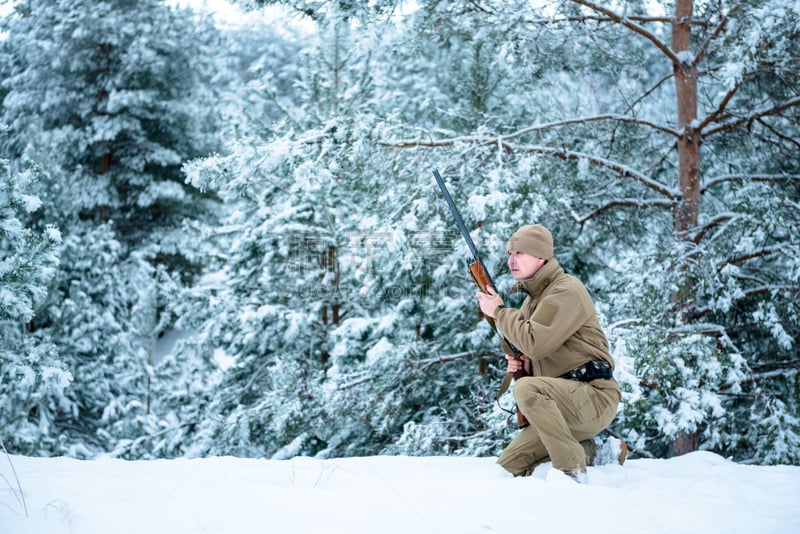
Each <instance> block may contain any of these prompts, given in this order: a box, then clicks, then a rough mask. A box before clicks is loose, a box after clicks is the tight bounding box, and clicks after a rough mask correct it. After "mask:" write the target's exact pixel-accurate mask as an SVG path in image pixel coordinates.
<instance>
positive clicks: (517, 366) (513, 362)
mask: <svg viewBox="0 0 800 534" xmlns="http://www.w3.org/2000/svg"><path fill="white" fill-rule="evenodd" d="M506 361H508V367H507V368H506V372H508V373H517V372H519V371H522V370H523V369H524V370H525V374H526V375H528V376H530V374H531V359H530V358H529V357H527V356H525V355H524V354H523V355H522V356H520V359H519V360H517V359H515V358H514V357H513V356H510V355H506Z"/></svg>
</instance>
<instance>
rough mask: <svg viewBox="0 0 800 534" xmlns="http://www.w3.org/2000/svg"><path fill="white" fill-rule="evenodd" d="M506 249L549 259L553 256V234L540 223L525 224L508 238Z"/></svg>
mask: <svg viewBox="0 0 800 534" xmlns="http://www.w3.org/2000/svg"><path fill="white" fill-rule="evenodd" d="M508 251H509V252H524V253H525V254H530V255H531V256H536V257H537V258H542V259H545V260H549V259H550V258H552V257H553V235H552V234H551V233H550V230H548V229H547V228H545V227H544V226H542V225H541V224H526V225H525V226H523V227H522V228H520V229H519V230H517V231H516V232H514V234H513V235H512V236H511V239H509V240H508Z"/></svg>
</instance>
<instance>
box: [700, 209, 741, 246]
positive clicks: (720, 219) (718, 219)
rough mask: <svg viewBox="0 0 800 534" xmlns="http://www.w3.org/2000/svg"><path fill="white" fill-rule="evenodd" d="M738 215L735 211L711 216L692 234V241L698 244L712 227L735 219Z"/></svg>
mask: <svg viewBox="0 0 800 534" xmlns="http://www.w3.org/2000/svg"><path fill="white" fill-rule="evenodd" d="M737 217H738V215H737V214H735V213H720V214H717V215H716V216H715V217H713V218H712V219H711V220H710V221H708V222H707V223H706V224H704V225H703V226H702V227H701V228H700V229H699V230H698V231H697V232H695V234H694V236H693V237H692V243H694V244H698V243H700V241H702V240H703V238H704V237H705V235H706V234H707V233H708V232H709V231H710V230H711V229H713V228H715V227H717V226H719V225H720V224H722V223H724V222H727V221H730V220H733V219H736V218H737Z"/></svg>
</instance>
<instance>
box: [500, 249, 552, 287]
mask: <svg viewBox="0 0 800 534" xmlns="http://www.w3.org/2000/svg"><path fill="white" fill-rule="evenodd" d="M544 262H545V260H543V259H542V258H537V257H536V256H531V255H530V254H525V253H524V252H515V251H509V252H508V268H509V269H511V276H513V277H514V280H516V281H517V282H521V281H522V280H527V279H528V278H532V277H533V275H534V274H536V272H537V271H538V270H539V269H541V268H542V265H544Z"/></svg>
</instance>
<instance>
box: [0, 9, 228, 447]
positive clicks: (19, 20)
mask: <svg viewBox="0 0 800 534" xmlns="http://www.w3.org/2000/svg"><path fill="white" fill-rule="evenodd" d="M203 24H204V23H203V22H202V21H201V20H199V19H197V18H195V17H193V16H192V15H191V13H190V12H179V11H176V10H172V9H170V8H168V7H166V6H164V5H163V4H162V3H161V2H158V1H156V0H147V1H145V2H141V1H137V2H133V1H127V0H113V1H111V0H109V1H102V2H88V1H78V2H66V1H57V2H51V1H39V0H28V1H23V2H19V3H17V5H16V6H15V12H14V14H13V15H12V16H10V17H9V18H8V19H7V20H6V21H5V29H6V30H7V31H8V32H9V37H8V41H7V44H6V46H5V47H4V50H5V52H6V53H7V54H8V55H7V56H6V58H7V59H8V60H9V61H8V64H9V65H10V67H9V71H10V72H9V75H8V76H7V77H6V78H5V79H4V80H3V82H2V83H3V87H4V89H5V90H6V91H7V94H6V95H5V99H4V102H3V117H4V120H5V121H6V122H8V124H9V126H10V135H9V139H8V143H6V146H5V149H6V153H7V154H8V156H9V158H10V159H11V160H12V162H13V164H14V165H19V164H21V162H24V161H33V162H35V163H36V164H37V165H38V166H39V168H41V169H42V172H41V180H40V182H41V183H40V185H39V186H38V188H37V192H38V193H39V195H40V196H41V198H42V199H43V205H42V208H41V210H39V211H38V212H37V215H38V216H39V217H40V218H41V219H40V220H39V221H37V220H34V221H33V223H34V225H37V224H38V225H40V224H41V221H48V222H50V223H52V224H56V225H57V226H58V227H59V229H60V230H61V232H62V234H63V243H62V250H61V253H60V257H61V264H60V267H59V270H58V273H57V275H56V278H55V285H54V287H52V288H51V291H50V293H49V295H48V299H47V302H46V303H45V305H44V307H43V309H42V310H41V312H40V313H38V314H37V315H36V317H34V318H33V320H32V321H31V322H30V326H29V328H30V330H31V331H32V332H34V333H36V334H37V335H39V336H41V337H42V339H45V340H48V342H49V343H52V344H53V345H54V346H56V347H57V350H58V353H59V354H60V355H61V356H62V358H63V361H64V363H65V365H66V366H67V368H68V369H69V371H70V372H71V373H72V376H73V379H74V382H73V384H72V386H71V387H70V388H69V389H68V390H67V397H68V398H69V399H70V401H71V403H72V406H73V408H72V409H71V410H70V411H64V412H63V413H61V414H60V417H59V418H58V420H57V424H56V425H54V428H53V429H51V432H52V434H53V435H54V436H57V435H58V434H59V433H63V435H62V436H61V437H59V440H58V441H59V445H58V447H55V448H53V449H50V450H49V451H48V452H59V453H60V452H70V453H73V454H91V451H93V450H102V449H106V450H107V449H110V448H113V447H115V445H116V443H117V441H118V440H119V439H123V438H130V437H133V436H136V435H138V433H139V432H142V431H143V428H144V426H145V423H144V422H143V421H144V420H145V419H148V418H153V417H156V416H155V415H154V414H153V406H152V388H151V387H150V386H151V385H152V384H151V383H152V378H153V374H152V369H151V367H152V354H153V339H154V337H157V336H158V335H159V334H160V333H161V332H162V331H163V330H164V329H165V328H166V327H167V322H165V320H163V319H165V318H168V317H170V315H169V313H170V312H169V310H168V309H167V307H166V306H165V305H164V302H163V300H159V299H158V298H155V297H153V295H156V296H157V295H160V294H161V295H163V294H166V293H167V292H168V291H171V289H168V288H170V287H171V284H173V283H175V282H176V281H177V282H179V283H181V284H186V283H190V282H191V281H192V280H193V279H194V278H195V277H197V276H198V275H199V274H200V272H201V267H202V266H201V262H202V261H204V259H205V258H203V254H204V251H203V250H202V248H201V247H197V242H196V236H197V235H198V234H197V233H196V232H197V228H198V226H200V225H202V224H205V223H206V222H208V221H210V220H212V215H213V210H214V204H215V202H214V199H213V198H212V197H210V196H208V195H203V194H200V193H199V192H198V191H197V190H196V189H194V188H192V187H191V186H188V185H186V184H185V183H184V176H183V174H182V173H181V165H182V163H183V162H184V161H186V160H188V159H190V158H193V157H197V156H199V155H204V154H208V153H209V152H211V151H212V150H214V148H215V147H216V138H215V134H214V131H213V128H214V117H215V115H214V104H213V100H212V96H213V95H212V94H211V93H210V92H209V91H208V90H206V89H204V82H205V81H207V80H209V79H210V78H211V76H212V74H211V72H212V71H213V65H212V64H211V63H210V61H209V60H210V59H211V58H212V57H214V56H213V55H212V54H211V52H212V51H213V49H212V48H211V47H212V46H213V45H214V44H215V43H214V41H213V39H214V36H213V33H211V29H210V27H208V25H207V24H206V25H203ZM196 25H197V26H196ZM162 273H166V274H162ZM166 280H168V281H169V282H168V283H167V282H165V283H167V285H166V286H165V287H160V283H161V282H162V281H166ZM173 293H174V292H173ZM143 307H146V308H147V309H143ZM135 421H140V423H135ZM137 429H138V430H137ZM42 452H45V451H42Z"/></svg>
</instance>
